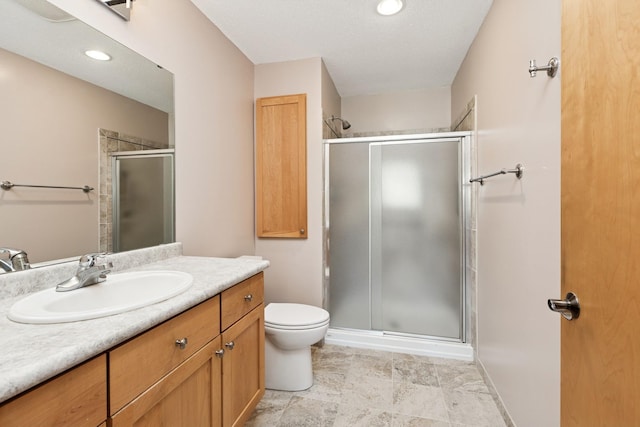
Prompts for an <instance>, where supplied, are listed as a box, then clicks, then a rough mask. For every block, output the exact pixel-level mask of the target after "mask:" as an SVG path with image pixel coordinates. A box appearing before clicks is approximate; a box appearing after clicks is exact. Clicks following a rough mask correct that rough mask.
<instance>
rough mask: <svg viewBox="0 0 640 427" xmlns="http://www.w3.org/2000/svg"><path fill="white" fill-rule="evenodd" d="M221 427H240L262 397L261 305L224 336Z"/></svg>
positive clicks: (262, 317)
mask: <svg viewBox="0 0 640 427" xmlns="http://www.w3.org/2000/svg"><path fill="white" fill-rule="evenodd" d="M222 341H223V346H224V350H225V353H224V357H223V358H222V425H223V426H224V427H231V426H242V425H244V423H245V422H246V421H247V419H249V417H250V416H251V414H252V412H253V410H254V409H255V407H256V406H257V405H258V402H259V401H260V399H261V398H262V396H263V395H264V305H263V304H260V305H259V306H258V307H256V308H255V309H254V310H252V311H251V312H250V313H249V314H247V315H246V316H244V317H243V318H242V319H240V320H239V321H238V322H236V323H235V324H234V325H233V326H231V327H230V328H229V329H227V330H226V331H224V332H223V334H222Z"/></svg>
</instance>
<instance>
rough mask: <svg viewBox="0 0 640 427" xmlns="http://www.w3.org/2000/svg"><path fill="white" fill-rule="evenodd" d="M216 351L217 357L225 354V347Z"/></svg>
mask: <svg viewBox="0 0 640 427" xmlns="http://www.w3.org/2000/svg"><path fill="white" fill-rule="evenodd" d="M215 353H216V357H222V356H224V350H223V349H220V350H216V351H215Z"/></svg>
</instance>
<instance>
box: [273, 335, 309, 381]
mask: <svg viewBox="0 0 640 427" xmlns="http://www.w3.org/2000/svg"><path fill="white" fill-rule="evenodd" d="M264 341H265V343H264V345H265V349H264V358H265V387H266V388H268V389H269V390H282V391H301V390H306V389H308V388H309V387H311V386H312V385H313V371H312V363H311V346H306V347H303V348H301V349H297V350H282V349H280V348H278V347H276V346H275V345H273V344H272V343H271V340H270V339H269V335H267V337H266V339H265V340H264Z"/></svg>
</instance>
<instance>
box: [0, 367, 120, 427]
mask: <svg viewBox="0 0 640 427" xmlns="http://www.w3.org/2000/svg"><path fill="white" fill-rule="evenodd" d="M106 417H107V360H106V357H105V356H104V355H102V356H98V357H96V358H95V359H92V360H90V361H88V362H86V363H83V364H82V365H80V366H77V367H75V368H73V369H72V370H70V371H68V372H66V373H64V374H62V375H60V376H58V377H55V378H54V379H52V380H49V381H47V382H46V383H44V384H41V385H39V386H38V387H36V388H34V389H33V390H31V391H28V392H26V393H24V394H22V395H20V396H18V397H16V398H14V399H12V400H9V401H8V402H5V403H3V404H1V405H0V425H1V426H3V427H13V426H15V427H23V426H43V427H44V426H67V425H68V426H90V427H94V426H97V425H99V424H100V423H101V422H103V421H104V420H105V419H106Z"/></svg>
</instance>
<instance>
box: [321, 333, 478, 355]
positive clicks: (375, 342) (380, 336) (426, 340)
mask: <svg viewBox="0 0 640 427" xmlns="http://www.w3.org/2000/svg"><path fill="white" fill-rule="evenodd" d="M325 343H327V344H335V345H342V346H346V347H356V348H367V349H372V350H383V351H392V352H395V353H406V354H416V355H419V356H430V357H443V358H447V359H457V360H465V361H469V362H472V361H473V347H471V345H470V344H466V343H461V342H458V341H452V340H447V339H442V338H433V337H419V336H415V335H411V336H407V335H400V334H393V333H388V332H384V331H367V330H359V329H342V328H329V331H328V332H327V335H326V337H325Z"/></svg>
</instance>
